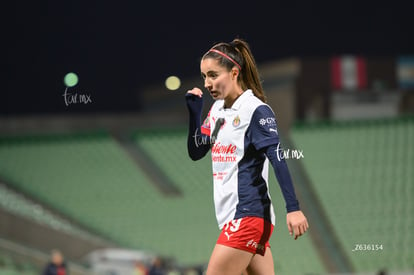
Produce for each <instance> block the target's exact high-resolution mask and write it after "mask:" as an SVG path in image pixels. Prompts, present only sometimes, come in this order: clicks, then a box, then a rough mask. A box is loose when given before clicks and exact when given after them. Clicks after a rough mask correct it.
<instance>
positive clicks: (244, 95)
mask: <svg viewBox="0 0 414 275" xmlns="http://www.w3.org/2000/svg"><path fill="white" fill-rule="evenodd" d="M252 95H253V91H252V90H250V89H248V90H246V91H244V92H243V93H242V94H241V95H240V96H239V97H238V98H237V99H236V101H235V102H234V103H233V105H232V106H231V108H230V109H232V110H235V111H237V110H239V109H240V107H241V105H242V103H243V102H244V101H245V99H246V98H248V97H250V96H252ZM223 109H224V100H223V105H222V106H221V107H220V110H223Z"/></svg>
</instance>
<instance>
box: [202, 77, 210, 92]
mask: <svg viewBox="0 0 414 275" xmlns="http://www.w3.org/2000/svg"><path fill="white" fill-rule="evenodd" d="M204 88H206V89H207V90H208V91H210V90H211V82H210V81H209V80H208V78H206V79H204Z"/></svg>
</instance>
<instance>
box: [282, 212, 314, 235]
mask: <svg viewBox="0 0 414 275" xmlns="http://www.w3.org/2000/svg"><path fill="white" fill-rule="evenodd" d="M286 223H287V227H288V230H289V234H290V235H294V236H295V240H296V239H297V238H299V237H300V236H302V235H303V234H305V232H306V231H307V230H308V228H309V224H308V220H307V219H306V217H305V215H304V214H303V213H302V211H300V210H299V211H293V212H290V213H287V215H286Z"/></svg>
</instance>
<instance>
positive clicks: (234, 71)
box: [231, 67, 239, 79]
mask: <svg viewBox="0 0 414 275" xmlns="http://www.w3.org/2000/svg"><path fill="white" fill-rule="evenodd" d="M238 76H239V70H238V69H237V68H236V67H233V68H232V69H231V77H232V78H233V79H237V77H238Z"/></svg>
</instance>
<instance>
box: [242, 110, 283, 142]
mask: <svg viewBox="0 0 414 275" xmlns="http://www.w3.org/2000/svg"><path fill="white" fill-rule="evenodd" d="M247 135H248V137H249V139H250V142H251V143H252V144H253V146H254V147H255V148H256V150H261V149H263V148H265V147H267V146H269V145H276V144H278V143H279V134H278V129H277V123H276V118H275V114H274V113H273V111H272V109H271V108H270V107H269V106H268V105H260V106H259V107H257V108H256V110H255V111H254V112H253V115H252V118H251V121H250V125H249V128H248V130H247Z"/></svg>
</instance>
